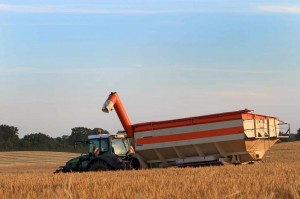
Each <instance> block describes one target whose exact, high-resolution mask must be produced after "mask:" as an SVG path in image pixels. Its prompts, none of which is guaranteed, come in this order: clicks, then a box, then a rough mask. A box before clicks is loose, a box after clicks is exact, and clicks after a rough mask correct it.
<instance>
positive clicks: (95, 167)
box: [88, 161, 112, 171]
mask: <svg viewBox="0 0 300 199" xmlns="http://www.w3.org/2000/svg"><path fill="white" fill-rule="evenodd" d="M109 170H112V168H111V166H109V165H108V164H107V163H106V162H104V161H96V162H94V163H93V164H92V165H91V166H90V167H89V169H88V171H109Z"/></svg>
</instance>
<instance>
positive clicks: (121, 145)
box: [112, 138, 129, 156]
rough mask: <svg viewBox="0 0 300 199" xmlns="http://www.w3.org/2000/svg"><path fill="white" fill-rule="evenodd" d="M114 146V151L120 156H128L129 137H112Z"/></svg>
mask: <svg viewBox="0 0 300 199" xmlns="http://www.w3.org/2000/svg"><path fill="white" fill-rule="evenodd" d="M112 147H113V150H114V153H115V154H116V155H118V156H126V154H127V152H128V151H129V143H128V140H127V139H120V138H116V139H112Z"/></svg>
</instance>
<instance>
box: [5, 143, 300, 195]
mask: <svg viewBox="0 0 300 199" xmlns="http://www.w3.org/2000/svg"><path fill="white" fill-rule="evenodd" d="M1 155H3V153H0V198H22V199H23V198H42V199H47V198H51V199H54V198H83V199H84V198H103V199H104V198H166V199H169V198H188V199H189V198H276V199H277V198H300V142H293V143H280V144H276V145H275V146H274V147H273V148H272V150H271V152H270V156H271V158H270V160H268V159H266V160H268V161H267V162H266V163H257V164H252V165H238V166H233V165H226V166H214V167H197V168H169V169H152V170H150V169H149V170H138V171H108V172H87V173H69V174H52V173H51V172H53V171H54V169H55V167H56V166H57V165H55V164H49V163H43V164H41V163H27V164H24V163H23V164H20V163H14V164H13V163H10V164H8V163H6V164H5V165H4V164H1V162H3V161H2V160H4V159H5V157H4V156H2V157H1ZM48 155H49V159H51V157H50V153H49V154H48ZM73 155H75V154H73ZM76 155H77V154H76ZM1 158H2V159H1ZM54 159H55V158H54ZM54 159H53V161H54ZM66 159H67V158H66Z"/></svg>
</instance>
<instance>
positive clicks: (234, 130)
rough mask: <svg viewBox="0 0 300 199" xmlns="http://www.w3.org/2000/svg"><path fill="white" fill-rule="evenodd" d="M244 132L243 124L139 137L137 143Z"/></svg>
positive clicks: (153, 142)
mask: <svg viewBox="0 0 300 199" xmlns="http://www.w3.org/2000/svg"><path fill="white" fill-rule="evenodd" d="M243 132H244V128H243V126H239V127H233V128H225V129H217V130H209V131H200V132H189V133H188V132H187V133H182V134H176V135H164V136H156V137H147V138H139V139H136V145H143V144H155V143H161V142H173V141H182V140H191V139H197V138H208V137H215V136H223V135H232V134H239V133H243Z"/></svg>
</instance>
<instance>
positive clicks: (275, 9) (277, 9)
mask: <svg viewBox="0 0 300 199" xmlns="http://www.w3.org/2000/svg"><path fill="white" fill-rule="evenodd" d="M258 10H260V11H263V12H272V13H287V14H300V6H296V5H294V6H291V5H287V6H284V5H260V6H258Z"/></svg>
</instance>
